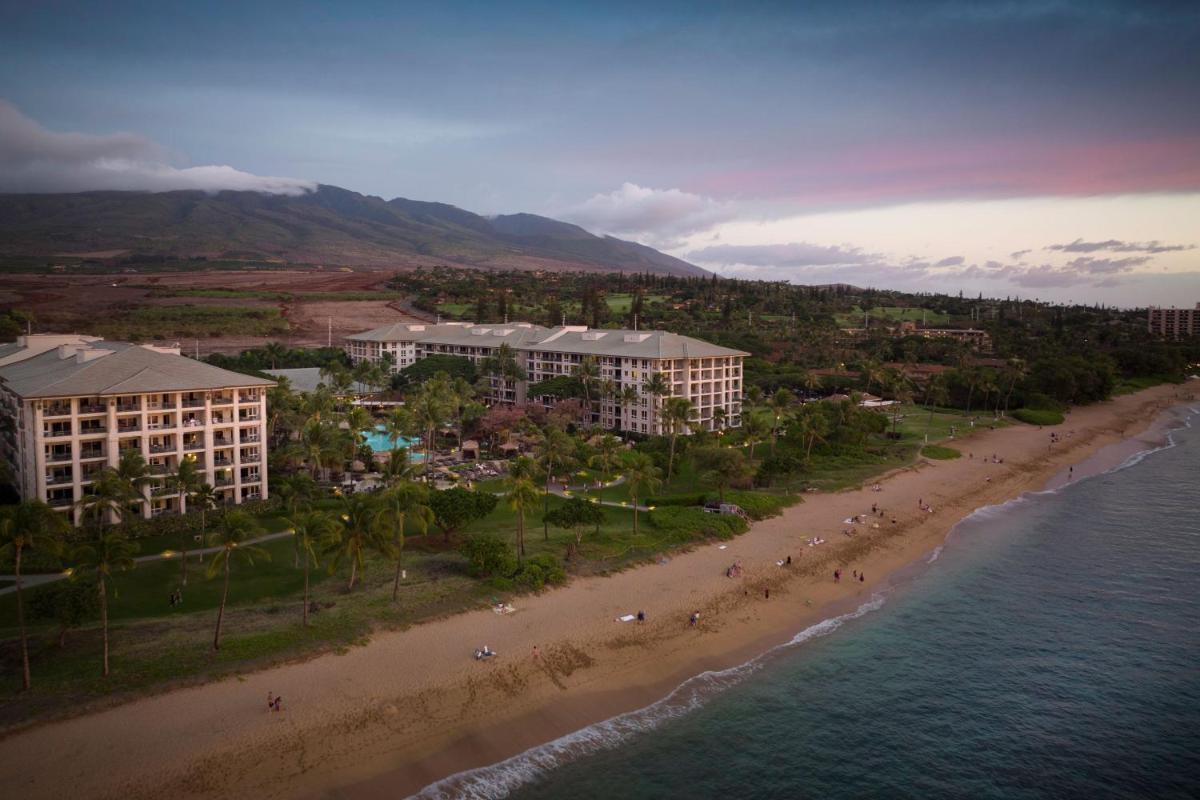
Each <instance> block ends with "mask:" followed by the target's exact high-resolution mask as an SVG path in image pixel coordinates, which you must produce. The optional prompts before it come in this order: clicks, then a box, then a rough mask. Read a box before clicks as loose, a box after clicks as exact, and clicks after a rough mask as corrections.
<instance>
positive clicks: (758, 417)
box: [743, 412, 771, 461]
mask: <svg viewBox="0 0 1200 800" xmlns="http://www.w3.org/2000/svg"><path fill="white" fill-rule="evenodd" d="M743 428H744V430H745V432H746V434H745V435H746V442H747V443H748V444H749V445H750V460H751V461H753V460H754V446H755V445H756V444H758V443H759V442H761V441H762V440H763V439H764V438H765V437H766V436H767V434H768V433H769V432H770V429H771V426H770V425H768V424H767V420H766V418H764V417H763V415H762V414H755V413H753V412H752V413H751V414H750V415H749V416H747V417H745V422H744V423H743Z"/></svg>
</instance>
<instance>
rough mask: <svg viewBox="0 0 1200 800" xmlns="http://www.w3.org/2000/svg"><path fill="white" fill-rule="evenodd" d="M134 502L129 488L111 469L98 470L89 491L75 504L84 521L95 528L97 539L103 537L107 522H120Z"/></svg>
mask: <svg viewBox="0 0 1200 800" xmlns="http://www.w3.org/2000/svg"><path fill="white" fill-rule="evenodd" d="M133 500H134V497H133V496H131V493H130V487H129V485H128V484H127V483H125V481H123V480H121V476H120V475H118V474H117V471H116V470H114V469H113V468H112V467H105V468H104V469H102V470H100V474H99V475H97V476H96V480H95V481H93V482H92V486H91V491H88V492H85V493H84V495H83V496H82V497H80V498H79V500H77V501H76V502H75V506H76V507H77V508H78V509H79V512H80V515H81V516H82V517H83V519H84V520H88V519H90V520H91V521H92V522H93V524H94V525H95V526H96V536H97V538H98V537H100V536H101V535H103V533H104V527H105V525H107V524H108V520H109V519H110V518H111V519H115V520H120V519H121V516H122V515H123V514H124V513H125V512H127V511H128V510H129V505H130V503H132V502H133Z"/></svg>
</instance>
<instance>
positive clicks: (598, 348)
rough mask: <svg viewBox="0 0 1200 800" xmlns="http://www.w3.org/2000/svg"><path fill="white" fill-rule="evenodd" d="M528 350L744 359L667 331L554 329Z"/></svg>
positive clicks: (736, 353)
mask: <svg viewBox="0 0 1200 800" xmlns="http://www.w3.org/2000/svg"><path fill="white" fill-rule="evenodd" d="M529 349H531V350H543V351H547V352H552V353H580V354H583V355H597V356H601V355H603V356H615V357H624V358H713V357H719V356H748V355H750V354H749V353H747V352H745V351H743V350H734V349H732V348H729V347H721V346H720V345H716V344H712V343H711V342H706V341H704V340H702V339H694V338H692V337H691V336H681V335H680V334H678V333H668V332H667V331H628V330H605V329H603V328H597V329H592V330H577V329H573V328H568V329H562V328H556V329H555V331H554V335H552V336H549V337H547V339H546V340H545V341H543V342H540V343H531V344H530V345H529Z"/></svg>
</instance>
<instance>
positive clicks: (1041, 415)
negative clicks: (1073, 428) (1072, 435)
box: [1012, 408, 1063, 425]
mask: <svg viewBox="0 0 1200 800" xmlns="http://www.w3.org/2000/svg"><path fill="white" fill-rule="evenodd" d="M1012 415H1013V417H1014V418H1016V419H1019V420H1020V421H1021V422H1024V423H1027V424H1029V425H1061V424H1062V423H1063V415H1062V412H1061V411H1042V410H1038V409H1033V408H1018V409H1017V410H1016V411H1014V412H1012Z"/></svg>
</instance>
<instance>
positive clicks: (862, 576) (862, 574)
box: [858, 572, 867, 583]
mask: <svg viewBox="0 0 1200 800" xmlns="http://www.w3.org/2000/svg"><path fill="white" fill-rule="evenodd" d="M866 579H867V574H866V573H865V572H860V573H858V582H859V583H862V582H863V581H865V580H866Z"/></svg>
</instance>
